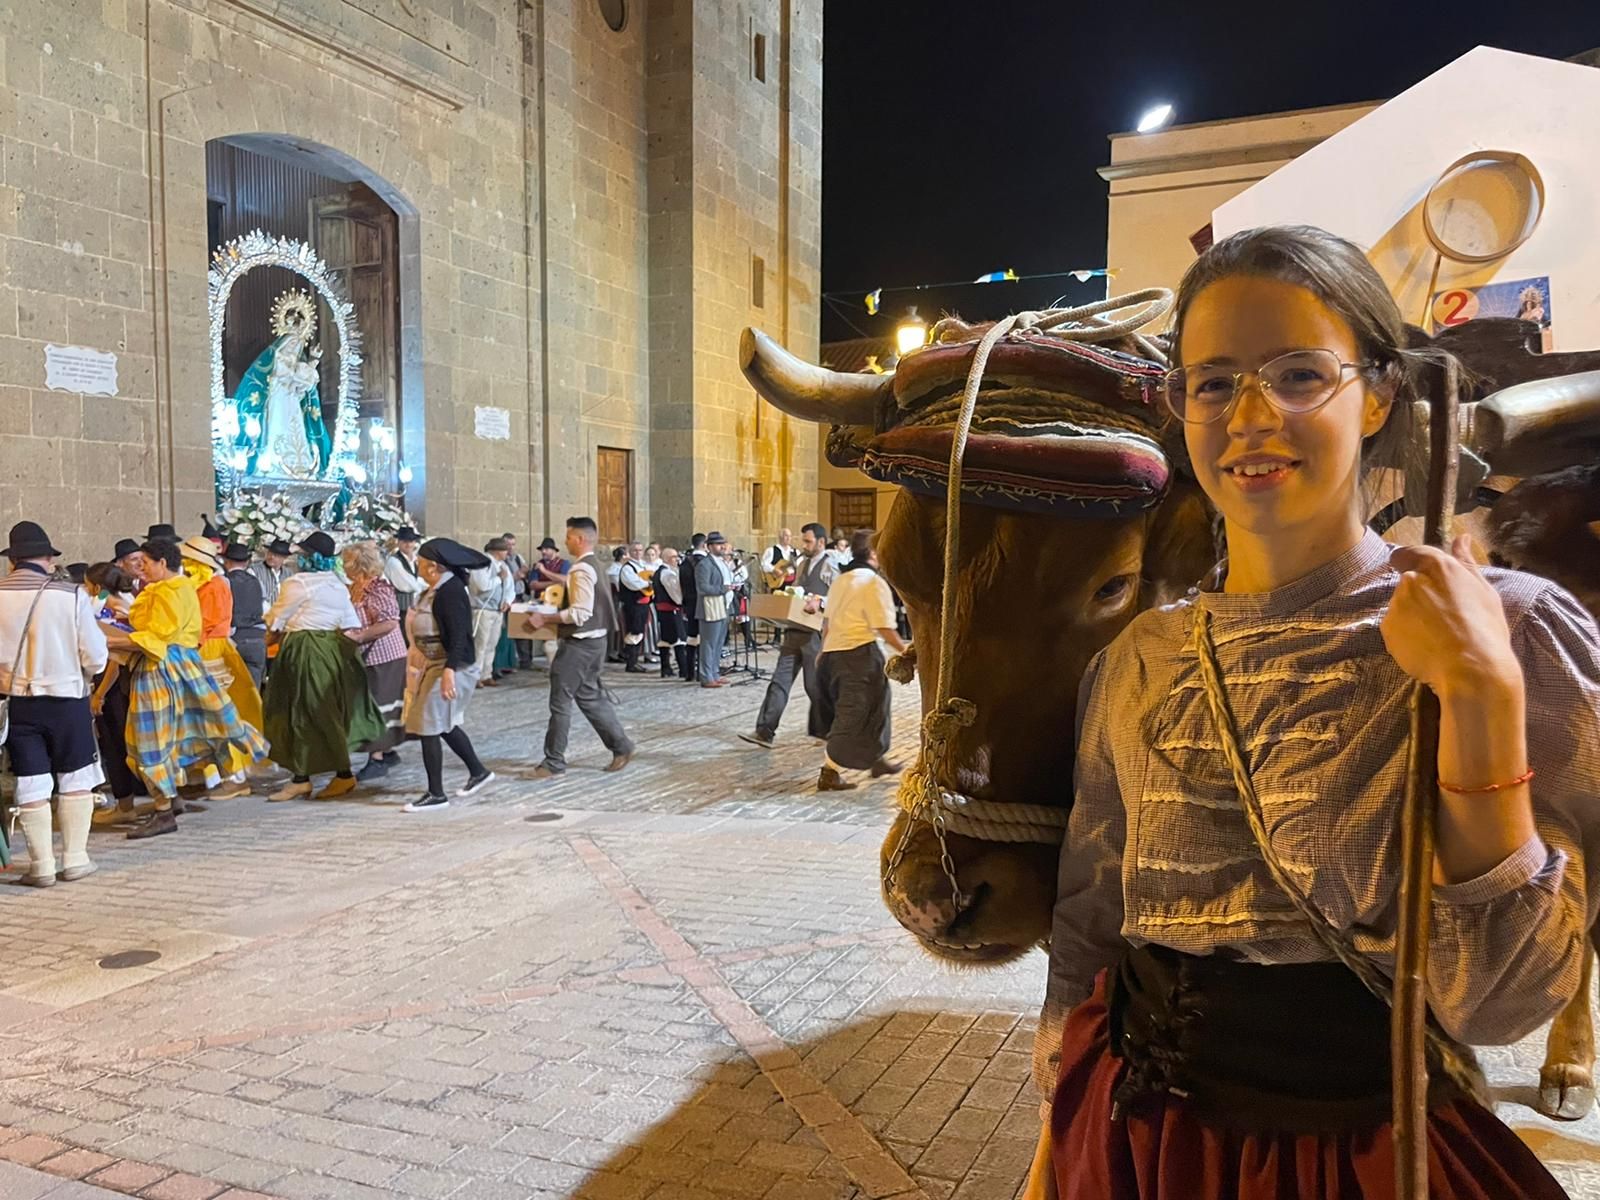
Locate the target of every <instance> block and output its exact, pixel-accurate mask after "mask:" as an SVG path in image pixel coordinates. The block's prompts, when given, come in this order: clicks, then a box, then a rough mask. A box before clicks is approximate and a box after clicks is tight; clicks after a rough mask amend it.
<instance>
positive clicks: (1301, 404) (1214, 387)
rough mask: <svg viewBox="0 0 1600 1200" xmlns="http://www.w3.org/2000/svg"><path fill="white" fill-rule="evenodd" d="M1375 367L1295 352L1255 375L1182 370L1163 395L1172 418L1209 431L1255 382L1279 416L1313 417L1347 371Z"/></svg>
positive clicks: (1201, 367) (1328, 353) (1171, 376)
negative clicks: (1251, 380) (1247, 383)
mask: <svg viewBox="0 0 1600 1200" xmlns="http://www.w3.org/2000/svg"><path fill="white" fill-rule="evenodd" d="M1371 365H1372V364H1370V363H1354V362H1344V361H1342V360H1341V359H1340V358H1339V356H1338V355H1337V354H1335V353H1334V352H1333V351H1332V350H1293V351H1290V352H1289V353H1288V354H1280V355H1279V356H1278V357H1277V358H1274V359H1269V360H1268V361H1267V362H1264V363H1262V364H1261V365H1260V366H1259V367H1257V368H1256V369H1255V370H1254V371H1230V370H1229V369H1228V368H1227V367H1219V366H1213V365H1212V364H1210V363H1200V364H1198V365H1196V366H1193V367H1179V368H1178V369H1177V370H1175V371H1168V372H1167V374H1166V376H1165V377H1164V379H1163V392H1164V394H1165V397H1166V402H1167V407H1168V408H1169V409H1171V410H1172V415H1173V416H1175V417H1177V418H1178V420H1180V421H1184V422H1187V423H1188V424H1190V425H1210V424H1212V423H1213V422H1216V421H1220V420H1222V419H1223V418H1224V417H1226V416H1227V415H1228V414H1229V413H1230V412H1232V411H1233V406H1234V405H1235V404H1236V403H1237V402H1238V400H1239V393H1240V392H1242V391H1243V390H1244V383H1245V380H1246V379H1248V378H1250V377H1251V376H1254V377H1255V380H1256V383H1257V384H1258V385H1259V386H1260V388H1261V393H1262V395H1264V396H1265V397H1266V398H1267V403H1269V404H1271V405H1272V407H1273V408H1275V409H1277V410H1278V411H1279V412H1281V413H1291V414H1301V413H1309V412H1316V410H1317V409H1319V408H1321V407H1322V406H1323V405H1324V404H1326V403H1327V402H1328V401H1329V400H1332V399H1333V395H1334V393H1335V392H1337V391H1338V390H1339V387H1340V385H1341V384H1342V383H1343V381H1344V373H1345V372H1346V371H1356V370H1364V369H1366V368H1368V367H1370V366H1371Z"/></svg>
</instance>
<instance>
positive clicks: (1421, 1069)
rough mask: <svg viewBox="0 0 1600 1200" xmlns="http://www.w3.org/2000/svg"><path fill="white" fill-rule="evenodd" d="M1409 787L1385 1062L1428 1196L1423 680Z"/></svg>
mask: <svg viewBox="0 0 1600 1200" xmlns="http://www.w3.org/2000/svg"><path fill="white" fill-rule="evenodd" d="M1459 399H1460V378H1459V375H1458V373H1457V368H1456V366H1455V364H1454V363H1451V364H1449V365H1448V367H1447V368H1446V371H1445V377H1444V387H1443V392H1442V394H1441V395H1440V396H1438V397H1437V398H1436V400H1435V401H1434V403H1433V405H1432V407H1431V411H1430V413H1429V421H1428V427H1429V447H1428V493H1427V495H1428V501H1427V511H1426V513H1425V514H1424V518H1425V519H1424V532H1423V538H1424V540H1425V541H1426V542H1427V544H1428V545H1430V546H1437V547H1439V548H1441V549H1445V548H1447V543H1448V541H1449V537H1450V517H1451V514H1453V513H1454V511H1455V507H1456V466H1457V444H1456V432H1457V431H1456V410H1457V407H1458V405H1459ZM1409 775H1410V787H1409V790H1408V794H1407V796H1406V804H1405V808H1404V809H1403V810H1402V813H1401V818H1400V822H1401V823H1400V864H1401V865H1400V871H1401V875H1400V925H1399V932H1398V936H1397V938H1396V944H1395V971H1394V1009H1393V1011H1392V1013H1391V1014H1390V1022H1391V1024H1390V1039H1389V1052H1390V1065H1391V1069H1392V1074H1393V1086H1394V1093H1393V1097H1394V1116H1393V1131H1394V1172H1395V1195H1396V1196H1397V1197H1400V1200H1427V1196H1428V1060H1427V1056H1426V1053H1425V1051H1426V1046H1427V1038H1426V1033H1427V1021H1428V938H1429V933H1430V926H1431V918H1432V909H1433V839H1434V820H1435V816H1436V813H1437V809H1438V801H1439V698H1438V697H1437V696H1435V695H1434V694H1433V692H1432V691H1431V690H1430V689H1429V688H1426V687H1423V686H1422V685H1421V684H1418V685H1416V687H1415V689H1414V690H1413V692H1412V697H1411V761H1410V772H1409Z"/></svg>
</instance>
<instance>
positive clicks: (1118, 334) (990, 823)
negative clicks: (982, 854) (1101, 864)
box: [884, 288, 1172, 912]
mask: <svg viewBox="0 0 1600 1200" xmlns="http://www.w3.org/2000/svg"><path fill="white" fill-rule="evenodd" d="M1171 307H1172V293H1171V292H1170V291H1169V290H1167V289H1166V288H1146V289H1144V290H1143V291H1138V292H1132V293H1130V294H1128V295H1126V296H1114V297H1110V298H1108V299H1105V300H1100V301H1096V302H1095V303H1093V304H1085V305H1082V306H1080V307H1077V308H1053V309H1048V310H1045V311H1041V312H1023V313H1013V314H1012V315H1011V316H1009V317H1006V318H1004V319H1003V320H1000V321H997V322H995V323H994V324H993V325H991V326H990V327H989V329H988V330H987V331H985V333H984V335H983V337H982V338H980V339H979V341H978V344H977V348H976V349H975V351H974V352H973V355H972V366H971V368H970V369H969V370H968V371H967V382H966V387H965V389H964V390H963V392H962V394H961V411H960V414H959V415H958V416H957V418H956V426H955V430H954V433H953V434H952V436H951V438H950V467H949V471H948V473H947V475H946V479H945V538H944V580H943V587H942V588H941V596H940V602H939V677H938V685H937V687H936V689H935V696H934V704H933V709H932V711H930V712H929V713H927V714H926V716H924V718H923V721H922V748H921V751H920V752H919V753H918V755H917V761H916V764H915V765H914V766H912V767H911V769H910V770H908V771H907V772H906V773H905V777H904V778H903V779H902V780H901V783H900V790H899V793H898V795H897V796H896V802H897V803H898V805H899V807H900V811H901V812H903V813H905V814H906V816H907V818H908V819H907V820H906V821H905V823H904V827H903V828H902V829H901V831H900V837H899V840H898V841H897V842H896V844H895V848H894V850H893V852H892V853H891V854H890V856H889V863H888V866H887V868H886V869H885V871H884V886H885V887H888V888H891V889H892V888H893V887H894V886H895V871H896V870H897V869H898V868H899V866H900V864H901V863H902V862H903V861H904V860H905V856H906V850H907V849H908V848H909V847H910V844H911V834H912V830H913V829H914V828H915V827H916V825H917V823H918V822H921V823H923V824H926V825H929V826H931V827H932V828H933V833H934V837H935V838H937V839H938V842H939V864H940V866H941V867H942V868H943V870H944V874H945V878H946V879H947V880H949V882H950V891H951V896H952V902H953V903H954V905H955V909H956V911H957V912H960V911H962V910H963V909H964V908H965V907H966V904H967V899H968V897H967V896H966V895H965V894H964V893H963V892H962V890H961V882H960V880H959V879H958V878H957V877H956V867H955V860H954V859H953V858H952V857H951V855H950V843H949V834H950V833H952V832H953V833H956V834H959V835H960V836H962V837H970V838H976V839H979V840H982V841H993V842H1034V843H1040V844H1044V845H1058V844H1060V842H1061V839H1062V837H1063V836H1064V835H1065V833H1066V825H1067V810H1066V809H1065V808H1055V807H1052V806H1048V805H1042V804H1007V803H1004V802H1001V801H990V800H978V799H974V798H973V797H971V796H964V795H961V794H960V793H958V792H951V791H948V790H946V789H945V788H942V787H940V786H939V783H938V780H937V779H936V778H935V772H936V770H937V768H938V766H939V764H941V763H942V762H944V760H945V749H946V747H947V745H948V744H949V742H950V740H951V739H952V738H954V737H955V735H956V732H957V730H959V729H963V728H965V727H967V726H970V725H971V724H972V723H973V721H974V720H976V719H977V715H978V710H977V706H976V705H974V704H973V703H972V701H970V700H966V699H963V698H962V697H960V696H952V695H951V694H950V691H951V686H952V680H953V679H954V677H955V661H954V660H955V645H956V615H957V614H956V590H957V589H956V587H955V581H956V568H957V566H958V565H959V564H960V561H961V558H960V555H961V465H962V460H963V458H964V456H965V454H966V449H967V437H968V434H969V433H970V432H971V430H972V420H973V416H974V413H975V412H976V410H977V405H978V391H979V389H980V388H981V387H982V385H983V373H984V369H985V368H986V367H987V366H988V363H989V355H990V353H991V352H992V351H993V350H994V348H995V346H997V345H998V344H999V343H1000V341H1001V340H1002V339H1004V338H1007V337H1017V336H1019V335H1021V334H1025V333H1029V332H1033V331H1040V332H1046V331H1047V332H1049V333H1050V334H1051V336H1053V337H1058V338H1061V339H1063V340H1066V341H1074V342H1082V343H1086V344H1095V343H1099V342H1108V341H1114V340H1116V339H1118V338H1124V337H1133V338H1135V339H1136V340H1137V342H1138V344H1139V347H1140V349H1141V350H1142V351H1143V352H1144V353H1145V354H1146V355H1148V356H1150V357H1151V358H1153V359H1155V360H1156V361H1163V360H1164V357H1165V356H1164V355H1162V354H1161V352H1160V350H1159V349H1158V348H1157V347H1156V346H1155V344H1154V343H1152V342H1151V341H1150V340H1149V339H1148V338H1145V337H1143V336H1141V335H1139V333H1138V330H1140V329H1142V328H1144V327H1145V326H1146V325H1148V324H1150V323H1151V322H1152V321H1157V320H1160V319H1161V318H1162V317H1164V316H1165V315H1166V314H1167V312H1168V310H1170V309H1171ZM1124 309H1132V310H1134V311H1133V312H1132V313H1131V314H1130V315H1129V316H1125V317H1121V318H1118V319H1116V320H1108V319H1105V318H1104V316H1103V315H1102V314H1105V313H1112V312H1120V311H1122V310H1124ZM895 661H896V662H899V663H900V664H901V670H904V668H905V667H906V666H909V665H910V664H909V663H908V662H907V661H906V659H905V658H904V657H902V658H901V659H897V660H895ZM893 665H894V664H893V663H891V666H893Z"/></svg>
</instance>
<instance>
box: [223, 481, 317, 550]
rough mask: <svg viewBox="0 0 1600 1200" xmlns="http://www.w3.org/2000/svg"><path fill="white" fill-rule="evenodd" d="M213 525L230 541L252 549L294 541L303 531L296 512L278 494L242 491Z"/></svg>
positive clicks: (302, 519)
mask: <svg viewBox="0 0 1600 1200" xmlns="http://www.w3.org/2000/svg"><path fill="white" fill-rule="evenodd" d="M217 525H218V526H219V527H220V528H221V530H222V532H223V534H224V535H226V537H227V539H228V540H229V541H230V542H242V543H243V544H244V545H246V546H250V547H251V548H256V547H259V546H261V545H262V544H264V543H266V542H272V541H277V540H278V539H279V538H281V539H283V540H284V541H286V542H289V543H291V544H292V543H294V542H295V541H297V540H298V539H299V537H300V535H301V533H303V532H304V531H305V529H306V528H307V524H306V519H305V517H304V516H302V515H301V513H300V510H299V509H298V508H296V507H294V505H293V504H291V503H290V502H289V500H288V499H287V498H285V497H284V496H283V495H281V494H278V493H273V494H271V495H262V494H261V493H260V492H246V493H243V494H241V495H240V497H239V502H238V503H237V504H236V505H232V506H230V507H228V508H225V509H223V510H222V511H221V512H220V513H218V514H217Z"/></svg>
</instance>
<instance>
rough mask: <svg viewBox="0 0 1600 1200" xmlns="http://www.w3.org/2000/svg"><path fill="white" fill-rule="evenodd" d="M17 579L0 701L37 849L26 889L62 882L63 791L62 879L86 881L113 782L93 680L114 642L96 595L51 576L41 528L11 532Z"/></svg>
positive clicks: (25, 819)
mask: <svg viewBox="0 0 1600 1200" xmlns="http://www.w3.org/2000/svg"><path fill="white" fill-rule="evenodd" d="M5 554H6V557H8V558H9V559H10V560H11V573H10V574H9V575H7V576H6V577H5V578H4V579H0V672H3V674H0V694H4V695H6V696H9V697H11V700H10V704H9V711H8V714H7V715H8V725H9V730H8V733H7V736H6V742H5V747H6V750H7V752H8V753H9V754H10V756H11V772H12V774H13V775H14V776H15V777H16V795H15V798H14V803H15V805H16V810H17V818H16V819H17V827H18V828H19V829H21V830H22V836H23V837H24V838H26V839H27V842H28V873H27V874H26V875H24V876H23V877H22V882H23V883H26V884H29V885H31V886H33V887H51V886H53V885H54V884H55V882H56V879H57V874H56V854H55V843H54V840H53V836H54V830H53V828H52V821H51V816H50V797H51V795H52V793H55V792H57V791H59V792H60V794H61V798H60V800H59V801H58V807H59V810H60V816H61V872H60V876H59V877H60V878H61V879H64V880H67V881H69V882H70V881H71V880H75V879H82V878H83V877H84V876H85V875H90V874H92V873H93V872H94V870H95V865H94V863H92V862H90V861H89V825H90V822H91V821H92V820H93V819H94V796H93V794H92V793H93V790H94V787H95V785H96V784H98V783H100V782H101V781H102V780H104V779H105V776H104V775H103V774H101V771H100V755H99V747H98V746H97V745H96V744H95V737H94V718H93V716H92V715H91V714H90V711H89V688H88V683H87V681H88V680H89V679H91V678H93V677H94V676H95V675H98V674H99V673H100V672H101V671H103V670H105V666H106V658H107V651H106V639H105V635H104V634H103V633H102V632H101V631H100V626H99V625H98V624H96V623H95V619H94V610H93V608H92V607H91V605H90V603H89V595H88V593H87V592H85V591H84V590H83V589H82V588H81V587H78V586H77V585H76V584H74V583H72V582H71V581H69V580H64V579H63V580H57V579H54V578H52V576H51V572H52V571H53V570H54V568H55V564H56V560H57V559H58V558H60V556H61V551H59V550H57V549H56V548H55V547H54V546H52V545H51V544H50V538H49V537H48V535H46V533H45V531H44V530H43V529H41V528H39V526H37V525H35V524H34V523H33V522H32V521H19V522H18V523H17V524H16V525H13V526H12V527H11V537H10V540H9V544H8V545H7V546H6V549H5Z"/></svg>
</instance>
